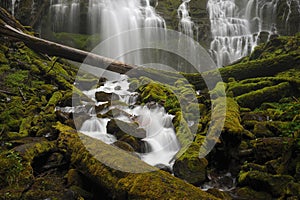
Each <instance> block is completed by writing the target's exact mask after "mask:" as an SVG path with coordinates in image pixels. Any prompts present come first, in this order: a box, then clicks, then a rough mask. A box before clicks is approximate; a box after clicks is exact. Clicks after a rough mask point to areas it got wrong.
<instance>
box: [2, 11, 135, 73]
mask: <svg viewBox="0 0 300 200" xmlns="http://www.w3.org/2000/svg"><path fill="white" fill-rule="evenodd" d="M0 17H1V19H0V33H1V34H2V35H3V36H8V37H12V38H15V39H18V40H21V41H22V42H24V43H25V44H26V45H27V46H28V47H30V48H32V49H33V50H35V51H38V52H40V53H45V54H48V55H49V56H57V57H62V58H66V59H69V60H72V61H75V62H80V63H85V64H88V65H92V66H97V67H100V68H103V69H106V70H109V71H113V72H117V73H120V74H125V73H126V72H128V71H130V70H132V69H134V68H136V66H134V65H129V64H125V63H122V62H119V61H116V60H113V59H110V58H106V57H103V56H100V55H97V54H93V53H89V52H86V51H82V50H79V49H75V48H72V47H69V46H65V45H62V44H58V43H55V42H51V41H48V40H44V39H41V38H38V37H35V36H33V35H29V34H28V33H26V31H25V29H24V28H23V27H22V25H20V24H19V23H17V22H16V21H15V20H14V19H13V17H12V16H10V14H9V13H7V12H6V11H5V10H4V9H3V8H1V9H0Z"/></svg>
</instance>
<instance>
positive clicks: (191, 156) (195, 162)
mask: <svg viewBox="0 0 300 200" xmlns="http://www.w3.org/2000/svg"><path fill="white" fill-rule="evenodd" d="M203 140H204V137H202V136H198V138H197V139H196V140H195V141H194V142H193V143H191V145H190V146H189V147H188V148H187V149H186V151H185V152H183V153H182V155H181V156H180V157H179V158H177V159H176V160H175V163H174V165H173V171H174V175H175V176H176V177H179V178H181V179H184V180H186V181H187V182H189V183H191V184H193V185H199V184H201V183H203V182H204V181H205V180H206V178H207V177H206V167H207V165H208V161H207V160H206V159H205V158H200V157H199V151H200V148H201V146H202V145H203Z"/></svg>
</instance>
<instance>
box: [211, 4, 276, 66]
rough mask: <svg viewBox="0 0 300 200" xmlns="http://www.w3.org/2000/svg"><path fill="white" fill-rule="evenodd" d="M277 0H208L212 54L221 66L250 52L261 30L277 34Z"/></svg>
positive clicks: (257, 40)
mask: <svg viewBox="0 0 300 200" xmlns="http://www.w3.org/2000/svg"><path fill="white" fill-rule="evenodd" d="M277 2H278V0H270V1H266V0H249V1H248V0H239V1H235V0H209V1H208V4H207V9H208V12H209V18H210V22H211V32H212V37H213V40H212V42H211V45H210V50H211V54H212V56H213V57H214V59H215V61H216V62H217V65H218V66H219V67H221V66H224V65H227V64H230V63H232V62H233V61H236V60H238V59H239V58H241V57H244V56H246V55H249V54H250V52H251V51H252V50H253V49H254V47H255V46H256V45H257V44H258V42H259V34H260V33H262V32H265V33H268V35H271V34H273V33H276V25H275V16H276V8H277V7H276V6H277Z"/></svg>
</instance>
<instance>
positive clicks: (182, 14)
mask: <svg viewBox="0 0 300 200" xmlns="http://www.w3.org/2000/svg"><path fill="white" fill-rule="evenodd" d="M190 1H191V0H182V4H180V6H179V7H178V9H177V14H178V17H179V19H180V20H179V31H180V32H182V33H184V34H186V35H188V36H190V37H191V38H193V36H194V31H193V28H194V25H195V24H194V22H193V21H192V20H191V17H190V15H189V11H188V3H189V2H190Z"/></svg>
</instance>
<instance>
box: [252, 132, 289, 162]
mask: <svg viewBox="0 0 300 200" xmlns="http://www.w3.org/2000/svg"><path fill="white" fill-rule="evenodd" d="M251 143H252V145H253V153H254V156H255V159H256V162H258V163H264V162H266V161H268V160H273V159H275V158H278V157H281V156H283V155H284V154H287V153H288V152H290V151H293V149H294V139H293V138H282V137H273V138H259V139H256V140H252V141H251Z"/></svg>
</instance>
